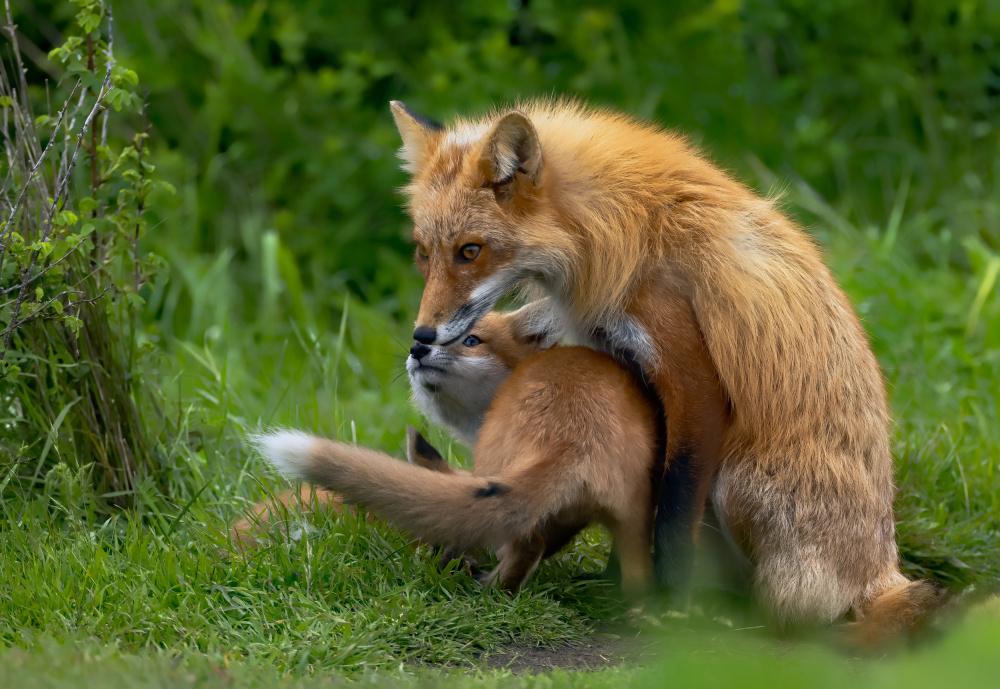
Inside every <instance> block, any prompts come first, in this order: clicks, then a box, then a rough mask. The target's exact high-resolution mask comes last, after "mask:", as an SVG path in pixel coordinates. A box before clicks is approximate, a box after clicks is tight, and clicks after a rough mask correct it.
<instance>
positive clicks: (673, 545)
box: [392, 102, 938, 630]
mask: <svg viewBox="0 0 1000 689" xmlns="http://www.w3.org/2000/svg"><path fill="white" fill-rule="evenodd" d="M392 111H393V116H394V117H395V120H396V124H397V126H398V128H399V131H400V134H401V136H402V139H403V148H402V149H401V153H400V154H401V157H402V158H403V163H404V167H405V169H406V170H407V171H409V172H410V173H411V175H412V176H411V179H410V182H409V184H408V185H407V187H406V189H405V191H406V194H407V195H408V197H409V200H408V211H409V213H410V215H411V217H412V218H413V222H414V229H413V238H414V241H415V243H416V245H417V248H416V256H415V259H416V262H417V265H418V266H419V267H420V270H421V271H422V272H423V274H424V276H425V278H426V286H425V289H424V294H423V298H422V301H421V304H420V313H419V316H418V319H417V324H416V326H417V327H416V330H415V331H414V338H415V339H416V340H418V341H419V342H421V343H423V344H425V345H431V344H435V343H443V344H448V343H451V342H454V341H458V340H460V338H462V337H464V336H465V334H466V333H467V332H468V331H469V330H470V328H471V327H472V326H473V325H474V324H475V323H476V322H477V321H478V320H479V319H480V318H481V317H482V316H483V315H484V314H485V313H487V312H488V311H489V310H490V309H492V308H493V306H494V305H495V304H496V302H497V300H498V299H499V298H500V297H501V296H502V295H504V294H505V293H506V292H507V291H508V290H509V289H510V288H511V287H513V286H515V285H518V284H525V283H531V284H534V285H537V286H538V287H540V288H541V289H542V290H543V291H544V292H545V293H547V294H548V295H550V296H551V297H552V304H553V311H554V313H555V314H556V316H557V317H558V319H559V320H560V321H561V322H563V323H564V324H565V325H566V326H567V327H568V329H569V330H570V331H572V332H573V333H574V335H575V336H576V338H577V339H578V340H580V341H582V342H585V343H589V344H591V345H593V346H595V347H599V348H601V349H604V350H605V351H607V352H609V353H611V354H614V355H615V356H616V357H617V358H619V359H620V360H622V361H627V362H635V363H637V364H638V365H639V366H640V367H641V370H642V371H643V373H644V375H645V376H646V377H648V379H649V380H650V381H651V382H652V383H653V385H655V387H656V390H657V392H658V393H659V395H660V397H661V399H662V402H663V406H664V409H665V411H666V416H667V426H668V436H667V437H668V441H667V452H666V462H667V469H666V472H665V479H664V483H663V487H662V489H661V491H660V501H659V508H658V511H657V519H656V558H657V576H658V578H659V579H660V580H661V582H662V583H665V584H668V585H673V586H675V587H678V588H681V589H683V588H684V587H685V585H686V579H687V577H688V562H689V555H688V553H689V551H690V549H691V545H692V541H693V535H694V529H695V528H696V525H697V524H698V522H699V521H700V515H701V511H702V509H703V506H704V503H705V498H706V496H707V495H708V493H709V491H710V489H712V486H713V480H714V489H713V490H712V499H713V501H714V504H715V507H716V510H717V512H718V514H719V516H720V517H721V518H722V519H723V520H724V522H725V523H726V525H727V526H728V530H729V534H730V536H731V538H732V539H733V542H734V544H736V545H737V546H738V547H740V548H741V549H742V550H743V551H744V552H746V553H747V555H748V556H749V557H750V559H751V561H752V563H753V565H754V566H755V568H756V578H755V583H756V591H757V594H758V596H759V598H760V600H761V601H762V602H763V603H764V604H765V605H766V606H767V607H768V609H770V610H771V611H772V612H773V613H774V615H775V617H776V618H777V619H778V620H779V621H781V622H782V623H796V622H815V621H832V620H835V619H837V618H839V617H841V616H842V615H844V614H845V613H847V612H848V611H851V612H852V613H853V614H854V615H855V616H856V617H858V618H859V619H861V618H864V617H865V616H866V615H870V616H872V617H873V618H877V619H878V623H877V624H878V625H881V627H880V628H881V629H883V630H891V629H892V628H893V627H895V626H906V625H909V624H911V623H913V621H914V620H915V619H916V618H918V617H919V616H920V615H921V614H922V613H923V612H924V611H926V609H928V607H930V606H931V605H933V604H934V602H935V601H936V599H937V597H938V594H937V592H936V591H934V590H933V588H932V587H931V586H930V585H929V584H926V583H923V582H911V581H909V580H907V579H906V578H905V577H904V576H903V575H902V574H901V573H900V570H899V565H898V554H897V549H896V543H895V528H894V521H893V510H892V501H893V492H894V487H893V476H892V456H891V453H890V449H889V436H888V426H889V414H888V409H887V404H886V395H885V387H884V384H883V381H882V376H881V373H880V371H879V368H878V364H877V362H876V361H875V357H874V356H873V354H872V352H871V348H870V346H869V343H868V340H867V337H866V335H865V332H864V330H863V328H862V327H861V324H860V323H859V321H858V319H857V317H856V316H855V314H854V312H853V310H852V308H851V305H850V303H849V302H848V300H847V298H846V296H845V295H844V294H843V292H842V291H841V290H840V288H839V287H838V286H837V284H836V282H835V281H834V280H833V277H832V276H831V275H830V272H829V270H827V268H826V266H825V265H824V264H823V261H822V260H821V258H820V255H819V252H818V251H817V250H816V247H815V246H814V245H813V243H812V241H811V240H810V239H809V238H808V237H806V236H805V235H804V234H803V233H802V231H801V230H800V229H799V228H798V227H796V225H795V224H794V223H793V222H792V221H791V220H790V219H789V218H787V217H786V216H785V215H784V214H783V213H782V212H781V211H780V209H778V208H777V207H776V205H775V204H774V203H773V202H772V201H770V200H768V199H765V198H761V197H760V196H758V195H756V194H755V193H753V192H752V191H750V190H749V189H747V188H746V187H744V186H743V185H741V184H740V183H738V182H736V181H735V180H733V179H732V178H730V177H729V176H728V175H726V174H725V173H723V172H722V171H721V170H719V169H718V168H717V167H715V166H714V165H713V164H712V163H710V162H709V161H708V160H707V159H706V158H704V157H703V156H701V155H700V154H699V153H698V152H697V151H695V150H694V149H693V148H692V147H691V146H690V145H689V144H688V143H687V142H686V141H685V140H684V139H683V138H681V137H679V136H676V135H674V134H670V133H667V132H664V131H662V130H660V129H658V128H656V127H653V126H650V125H645V124H641V123H638V122H636V121H634V120H632V119H630V118H629V117H627V116H624V115H621V114H617V113H613V112H608V111H594V110H588V109H586V108H584V107H582V106H580V105H578V104H575V103H568V102H534V103H524V104H522V105H520V106H519V107H518V108H517V109H515V110H507V111H501V112H497V113H495V114H491V115H488V116H486V117H484V118H482V119H479V120H460V121H458V122H457V123H456V124H455V125H454V126H452V127H450V128H443V127H441V126H439V125H436V124H434V123H432V122H430V121H429V120H426V119H424V118H422V117H420V116H417V115H415V114H414V113H413V112H412V111H410V110H409V109H408V108H406V106H404V105H403V104H401V103H393V104H392ZM716 474H717V478H716ZM873 628H874V627H873Z"/></svg>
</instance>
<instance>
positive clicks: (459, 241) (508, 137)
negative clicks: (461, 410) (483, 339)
mask: <svg viewBox="0 0 1000 689" xmlns="http://www.w3.org/2000/svg"><path fill="white" fill-rule="evenodd" d="M391 106H392V114H393V117H394V118H395V120H396V126H397V127H398V128H399V133H400V135H401V136H402V139H403V147H402V149H401V150H400V156H401V158H402V159H403V161H404V165H403V167H404V169H406V170H407V171H408V172H410V173H411V174H412V179H411V181H410V184H409V185H408V186H407V188H406V190H407V192H408V193H409V196H410V201H409V205H408V208H409V212H410V215H411V216H412V218H413V222H414V227H413V239H414V241H415V242H416V245H417V248H416V262H417V265H418V266H419V267H420V271H421V272H422V273H423V275H424V278H425V279H426V286H425V288H424V294H423V298H422V300H421V302H420V313H419V315H418V317H417V323H416V329H415V331H414V333H413V337H414V339H415V340H417V341H418V342H420V343H422V344H426V345H430V344H435V343H437V344H446V345H447V344H451V343H453V342H457V341H459V340H460V339H461V338H463V337H465V336H466V335H467V334H468V333H469V330H470V328H472V326H473V325H475V323H476V322H477V321H478V320H479V319H480V318H482V317H483V316H484V315H485V314H486V313H488V312H489V311H490V310H491V309H492V308H493V307H494V306H495V305H496V303H497V301H498V300H499V299H500V298H501V297H502V296H503V295H504V294H505V293H507V292H508V291H509V290H510V289H511V288H512V287H513V286H514V285H516V284H517V283H518V282H520V281H522V280H524V279H526V278H530V277H535V276H539V275H541V274H543V273H544V272H545V271H544V266H546V265H551V264H552V263H553V261H551V260H549V259H547V258H546V257H551V255H552V252H563V253H566V252H572V247H571V246H569V247H567V246H566V244H567V240H565V239H563V240H560V239H559V238H558V237H553V233H552V232H551V231H549V232H547V233H546V232H544V229H545V228H539V219H540V218H541V217H542V216H545V215H548V214H547V213H545V212H542V207H543V206H545V205H546V201H545V187H544V185H543V184H542V179H543V177H544V170H543V164H542V150H541V145H540V143H539V139H538V135H537V133H536V131H535V128H534V126H533V125H532V123H531V120H529V119H528V117H527V116H526V115H524V114H522V113H520V112H516V111H515V112H510V113H508V114H506V115H504V116H503V117H500V118H499V119H497V120H495V121H493V122H490V123H487V124H472V125H469V124H467V125H460V126H458V127H457V128H455V129H450V130H446V129H444V128H443V127H441V126H440V125H438V124H436V123H434V122H431V121H430V120H427V119H426V118H424V117H421V116H420V115H417V114H416V113H414V112H413V111H411V110H410V109H409V108H407V107H406V106H405V105H404V104H402V103H400V102H398V101H393V102H392V104H391ZM549 224H550V225H551V223H549ZM539 230H542V231H541V232H540V231H539ZM555 234H557V235H561V233H555ZM539 235H544V239H543V238H542V236H539Z"/></svg>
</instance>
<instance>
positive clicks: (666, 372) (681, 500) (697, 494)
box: [633, 289, 729, 605]
mask: <svg viewBox="0 0 1000 689" xmlns="http://www.w3.org/2000/svg"><path fill="white" fill-rule="evenodd" d="M635 306H636V308H635V310H634V311H633V312H634V313H636V314H637V316H636V320H637V322H638V323H639V324H640V325H641V326H642V327H643V328H644V329H645V330H646V332H647V333H648V334H649V336H650V339H651V340H652V341H654V342H655V343H656V347H655V349H656V354H655V358H654V361H653V362H651V363H652V365H651V366H650V365H649V363H647V362H643V361H642V360H641V359H640V363H641V364H643V369H644V371H645V374H646V375H647V376H648V379H650V380H651V382H652V383H653V385H654V387H655V388H656V391H657V392H658V393H659V395H660V398H661V400H662V401H663V407H664V412H665V413H666V417H667V423H666V425H667V451H666V466H665V467H664V474H663V480H662V483H661V485H660V487H659V497H658V500H657V509H656V521H655V524H654V536H653V542H654V571H655V576H656V580H657V583H659V584H660V585H661V586H665V587H667V588H668V589H669V590H671V591H672V592H673V593H674V594H675V595H676V596H677V602H679V603H680V604H681V605H684V604H685V603H686V596H687V591H688V587H689V584H690V576H691V568H692V565H693V558H694V546H695V542H696V540H697V531H698V527H699V525H700V524H701V519H702V516H703V515H704V511H705V503H706V501H707V499H708V494H709V491H710V490H711V486H712V483H713V480H714V478H715V474H716V471H717V470H718V468H719V464H720V462H721V460H722V457H721V452H720V450H721V446H722V441H723V436H724V434H725V431H726V428H727V427H728V424H729V409H728V404H727V401H726V396H725V393H724V390H723V388H722V386H721V384H720V382H719V377H718V374H717V372H716V369H715V365H714V364H713V363H712V360H711V358H710V357H709V355H708V350H707V348H706V347H705V345H704V342H703V340H702V334H701V330H700V328H699V327H698V321H697V319H696V318H695V315H694V311H693V310H692V308H691V305H690V304H689V303H688V301H687V299H686V298H684V297H682V296H681V295H679V294H677V293H675V292H672V291H670V290H667V289H655V290H643V291H642V292H640V294H639V295H638V297H637V299H636V305H635ZM638 314H641V315H638Z"/></svg>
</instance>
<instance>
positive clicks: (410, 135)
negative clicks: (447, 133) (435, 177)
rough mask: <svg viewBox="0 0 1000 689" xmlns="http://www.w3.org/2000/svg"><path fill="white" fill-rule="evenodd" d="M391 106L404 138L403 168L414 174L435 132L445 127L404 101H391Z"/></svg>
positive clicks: (393, 117)
mask: <svg viewBox="0 0 1000 689" xmlns="http://www.w3.org/2000/svg"><path fill="white" fill-rule="evenodd" d="M389 108H390V109H391V110H392V119H394V120H395V121H396V129H398V130H399V135H400V136H401V137H402V138H403V147H402V148H400V149H399V157H400V158H401V159H402V160H403V169H404V170H406V171H407V172H409V173H410V174H411V175H412V174H413V173H415V172H416V171H417V170H418V169H419V168H420V164H421V163H422V162H423V160H424V156H425V155H426V154H427V142H428V140H429V139H430V137H431V136H432V135H433V134H434V133H436V132H440V131H443V130H444V127H443V126H441V124H440V123H438V122H435V121H434V120H432V119H430V118H429V117H424V116H423V115H420V114H418V113H415V112H413V111H412V110H410V109H409V108H408V107H406V103H403V102H402V101H398V100H394V101H389Z"/></svg>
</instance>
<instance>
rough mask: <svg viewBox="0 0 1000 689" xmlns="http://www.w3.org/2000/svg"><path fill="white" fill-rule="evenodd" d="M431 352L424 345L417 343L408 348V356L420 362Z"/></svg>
mask: <svg viewBox="0 0 1000 689" xmlns="http://www.w3.org/2000/svg"><path fill="white" fill-rule="evenodd" d="M430 351H431V348H430V347H428V346H427V345H425V344H421V343H420V342H418V343H417V344H415V345H413V346H412V347H410V356H412V357H413V358H414V359H416V360H417V361H420V360H421V359H423V358H424V357H425V356H427V355H428V354H429V353H430Z"/></svg>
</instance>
